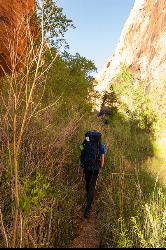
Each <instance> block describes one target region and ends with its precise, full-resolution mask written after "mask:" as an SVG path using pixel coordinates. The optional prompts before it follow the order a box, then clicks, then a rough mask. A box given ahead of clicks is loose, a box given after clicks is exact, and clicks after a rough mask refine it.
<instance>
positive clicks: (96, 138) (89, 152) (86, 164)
mask: <svg viewBox="0 0 166 250" xmlns="http://www.w3.org/2000/svg"><path fill="white" fill-rule="evenodd" d="M80 163H81V167H82V168H83V169H85V170H90V171H92V170H99V168H100V164H101V133H100V132H97V131H88V132H87V133H86V134H85V140H84V142H83V143H82V145H81V156H80Z"/></svg>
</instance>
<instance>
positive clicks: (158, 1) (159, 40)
mask: <svg viewBox="0 0 166 250" xmlns="http://www.w3.org/2000/svg"><path fill="white" fill-rule="evenodd" d="M121 62H122V63H125V64H126V65H127V66H128V67H129V69H130V70H131V72H133V75H134V78H135V79H138V80H145V81H146V82H148V83H151V84H152V83H153V84H159V83H161V82H162V81H163V80H165V79H166V0H135V4H134V6H133V9H132V10H131V13H130V16H129V18H128V20H127V22H126V24H125V25H124V28H123V30H122V34H121V37H120V41H119V43H118V45H117V48H116V50H115V53H114V54H113V56H112V57H111V58H110V59H109V60H108V61H107V62H106V65H105V66H104V68H103V70H102V71H101V72H100V73H99V75H98V77H97V82H98V83H97V86H96V87H95V89H96V90H97V91H99V92H100V93H101V94H102V93H103V91H108V90H109V87H110V85H111V80H112V79H113V78H114V77H115V76H116V74H117V73H118V72H119V70H120V63H121ZM99 103H100V101H99V100H98V103H97V105H99Z"/></svg>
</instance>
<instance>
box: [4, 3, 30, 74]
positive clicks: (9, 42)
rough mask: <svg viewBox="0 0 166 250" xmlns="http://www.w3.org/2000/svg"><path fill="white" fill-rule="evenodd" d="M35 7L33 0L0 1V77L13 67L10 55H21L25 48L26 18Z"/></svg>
mask: <svg viewBox="0 0 166 250" xmlns="http://www.w3.org/2000/svg"><path fill="white" fill-rule="evenodd" d="M34 7H35V0H6V1H5V0H0V34H1V35H0V76H2V75H4V73H5V72H7V73H9V72H10V71H11V68H12V65H13V57H12V53H11V52H14V53H15V55H16V57H19V56H21V55H23V53H24V49H25V47H26V43H27V39H26V34H27V31H28V29H29V28H28V27H27V25H26V24H25V16H27V15H28V14H29V13H30V12H31V11H33V9H34Z"/></svg>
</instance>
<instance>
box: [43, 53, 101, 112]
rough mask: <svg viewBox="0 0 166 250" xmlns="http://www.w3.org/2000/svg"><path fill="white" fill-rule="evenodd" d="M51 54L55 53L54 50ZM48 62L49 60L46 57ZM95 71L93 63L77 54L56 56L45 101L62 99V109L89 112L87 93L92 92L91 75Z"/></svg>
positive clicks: (89, 104)
mask: <svg viewBox="0 0 166 250" xmlns="http://www.w3.org/2000/svg"><path fill="white" fill-rule="evenodd" d="M52 53H55V52H54V50H53V52H52ZM47 60H48V62H49V60H50V58H49V57H47ZM94 71H96V67H95V65H94V63H93V62H92V61H90V60H88V59H86V58H85V57H82V56H80V55H79V54H78V53H77V54H76V55H75V56H72V55H70V54H69V53H67V52H65V53H63V55H62V56H58V58H57V59H56V61H55V63H54V64H53V66H52V68H51V70H50V72H49V76H48V84H47V86H46V92H45V101H47V100H50V99H54V100H55V99H56V98H59V97H60V96H61V97H62V98H61V99H62V102H61V105H62V109H63V113H64V114H65V115H66V113H65V109H67V110H66V111H67V112H68V110H69V109H73V108H75V110H79V112H81V110H82V111H83V112H86V111H91V105H92V104H91V103H90V98H89V97H88V96H89V92H90V91H92V83H93V80H94V78H93V77H92V76H91V73H92V72H94Z"/></svg>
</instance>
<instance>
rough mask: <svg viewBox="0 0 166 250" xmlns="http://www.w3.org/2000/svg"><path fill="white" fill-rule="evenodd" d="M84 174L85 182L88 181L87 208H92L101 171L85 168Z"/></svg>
mask: <svg viewBox="0 0 166 250" xmlns="http://www.w3.org/2000/svg"><path fill="white" fill-rule="evenodd" d="M84 174H85V182H86V194H87V196H86V197H87V209H88V210H90V209H91V205H92V202H93V197H94V192H95V187H96V181H97V177H98V175H99V171H96V170H94V171H89V170H84Z"/></svg>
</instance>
